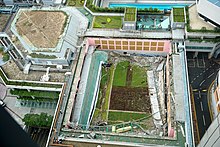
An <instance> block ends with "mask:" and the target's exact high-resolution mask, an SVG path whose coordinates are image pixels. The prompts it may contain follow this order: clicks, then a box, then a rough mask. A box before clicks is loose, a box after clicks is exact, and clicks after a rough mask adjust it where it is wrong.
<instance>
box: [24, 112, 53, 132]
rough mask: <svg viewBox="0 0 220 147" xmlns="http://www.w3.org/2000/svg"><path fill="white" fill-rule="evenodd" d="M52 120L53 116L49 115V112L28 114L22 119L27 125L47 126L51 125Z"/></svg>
mask: <svg viewBox="0 0 220 147" xmlns="http://www.w3.org/2000/svg"><path fill="white" fill-rule="evenodd" d="M52 120H53V116H51V115H48V114H47V113H41V114H26V115H25V116H24V118H23V119H22V121H23V122H24V123H25V125H27V126H32V127H46V128H49V127H50V126H51V123H52Z"/></svg>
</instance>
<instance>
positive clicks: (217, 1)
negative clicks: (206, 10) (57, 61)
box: [208, 0, 220, 7]
mask: <svg viewBox="0 0 220 147" xmlns="http://www.w3.org/2000/svg"><path fill="white" fill-rule="evenodd" d="M208 1H209V2H210V3H212V4H214V5H216V6H218V7H220V0H208Z"/></svg>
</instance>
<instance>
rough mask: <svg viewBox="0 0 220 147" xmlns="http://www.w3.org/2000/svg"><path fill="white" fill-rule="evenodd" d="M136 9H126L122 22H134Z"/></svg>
mask: <svg viewBox="0 0 220 147" xmlns="http://www.w3.org/2000/svg"><path fill="white" fill-rule="evenodd" d="M136 11H137V9H136V8H126V9H125V16H124V21H135V20H136Z"/></svg>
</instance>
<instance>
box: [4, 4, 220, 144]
mask: <svg viewBox="0 0 220 147" xmlns="http://www.w3.org/2000/svg"><path fill="white" fill-rule="evenodd" d="M3 3H4V7H0V19H1V20H3V21H4V22H0V29H1V30H0V79H1V83H2V84H0V86H3V87H4V88H1V90H0V95H4V97H5V99H6V100H4V99H3V100H1V103H2V104H4V107H5V105H6V106H7V107H9V106H10V107H11V108H10V110H14V111H15V113H18V115H16V116H14V117H17V116H19V118H16V120H18V122H19V124H20V125H21V126H24V125H27V124H26V123H25V122H22V121H21V120H20V118H21V117H22V118H23V117H25V114H28V113H30V114H33V113H38V114H39V113H41V112H47V113H48V114H50V115H52V116H53V120H51V121H52V122H51V126H50V129H49V130H47V131H48V132H49V134H48V135H47V137H46V139H45V141H44V145H46V146H65V145H66V146H67V145H70V146H83V145H85V144H86V145H88V146H91V145H96V146H105V145H122V146H152V145H163V146H190V147H193V146H197V145H198V146H203V145H204V144H206V143H207V144H209V145H214V146H215V145H217V143H218V142H220V141H218V140H220V139H218V138H217V139H213V138H212V139H213V140H215V141H213V142H214V143H216V142H217V143H216V144H214V143H213V142H211V141H209V140H207V138H209V137H210V136H211V137H213V135H210V134H207V133H206V134H205V132H203V133H201V131H200V130H199V128H198V126H200V121H201V120H200V119H199V120H198V117H197V115H196V113H198V112H196V111H198V110H197V106H196V105H197V102H196V101H195V102H194V95H193V94H194V92H197V91H199V94H198V95H200V96H201V93H202V92H206V91H208V90H209V91H208V92H207V93H208V94H209V95H210V97H213V99H211V100H210V102H209V104H211V106H212V107H214V108H213V110H212V111H213V115H214V117H215V118H218V112H219V111H220V109H219V104H220V103H219V101H220V100H219V93H220V92H219V82H218V81H219V74H218V76H217V77H218V78H216V79H213V80H214V81H215V82H213V83H212V85H211V86H210V88H209V89H208V90H207V89H202V88H200V89H195V87H193V82H194V81H196V80H197V79H198V77H195V78H194V79H193V80H192V79H191V77H189V72H188V70H191V69H190V68H191V67H193V68H194V67H197V65H198V67H201V68H203V65H201V66H200V64H202V63H204V67H205V64H206V61H205V59H204V57H203V60H201V62H200V58H199V59H198V58H197V57H199V55H198V54H200V53H206V54H207V60H208V59H210V60H211V59H213V60H214V61H215V63H214V64H213V65H216V69H215V71H214V72H213V73H215V72H217V70H218V68H217V62H218V58H219V57H220V56H219V53H220V28H219V26H220V17H219V16H218V15H217V14H218V12H219V13H220V2H219V0H200V1H198V2H197V1H186V2H185V4H182V2H180V1H177V2H175V4H174V3H173V2H168V1H166V2H160V1H158V2H155V3H149V2H147V1H141V3H143V4H144V6H145V7H142V6H141V5H138V4H137V2H136V1H135V2H134V1H130V0H126V1H125V2H123V3H122V2H120V1H115V0H108V1H103V0H87V1H83V0H74V1H72V0H67V1H65V0H55V1H54V0H42V1H41V0H37V1H16V0H3ZM145 3H146V5H145ZM117 4H119V5H120V8H119V7H117ZM126 4H127V5H126ZM148 5H149V7H148ZM75 6H76V7H75ZM106 6H107V7H106ZM207 10H210V11H207ZM187 53H190V54H193V58H192V59H191V58H190V59H188V56H187V55H186V54H187ZM196 59H197V60H196ZM195 60H196V61H195ZM207 64H211V62H209V63H207ZM211 66H212V65H210V67H209V68H211ZM205 72H206V71H205V70H204V73H205ZM201 74H202V72H201ZM215 74H216V73H215ZM215 74H213V75H215ZM213 75H211V74H210V75H208V79H209V78H210V79H211V77H212V76H213ZM198 76H199V75H198ZM211 82H212V81H211ZM204 83H206V82H205V80H204V81H201V82H200V83H199V85H200V87H202V86H201V85H203V84H204ZM6 90H7V91H8V92H6ZM205 90H206V91H205ZM200 91H201V93H200ZM207 93H206V94H207ZM208 94H207V95H208ZM11 97H16V98H14V99H13V101H12V100H10V101H9V100H7V98H8V99H9V98H11ZM195 97H196V94H195ZM215 100H216V101H215ZM2 104H1V105H2ZM201 105H202V106H201V109H206V108H203V104H201ZM211 106H210V107H211ZM207 109H208V107H207ZM210 109H211V108H210ZM210 113H211V111H210ZM203 116H204V115H203ZM203 119H205V118H203ZM203 122H204V120H203ZM213 122H216V120H213ZM206 123H207V125H208V122H206ZM206 123H205V124H206ZM210 124H211V123H210ZM210 124H209V125H210ZM205 126H206V125H205ZM41 127H42V126H41ZM206 127H207V128H206V129H207V130H208V129H210V128H208V126H206ZM210 127H212V128H215V129H217V127H216V126H214V125H213V124H211V125H210ZM29 131H30V130H29ZM29 131H27V132H29ZM39 132H40V131H39ZM208 132H211V130H208ZM203 135H204V137H203V138H202V136H203ZM39 140H40V139H39ZM200 140H201V142H200Z"/></svg>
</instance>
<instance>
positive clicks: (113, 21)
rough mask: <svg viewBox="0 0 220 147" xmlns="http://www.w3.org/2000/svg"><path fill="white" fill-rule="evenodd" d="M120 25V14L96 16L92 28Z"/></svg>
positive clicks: (117, 27) (112, 27) (113, 27)
mask: <svg viewBox="0 0 220 147" xmlns="http://www.w3.org/2000/svg"><path fill="white" fill-rule="evenodd" d="M121 26H122V17H121V16H96V17H95V18H94V21H93V28H107V29H119V28H121Z"/></svg>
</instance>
